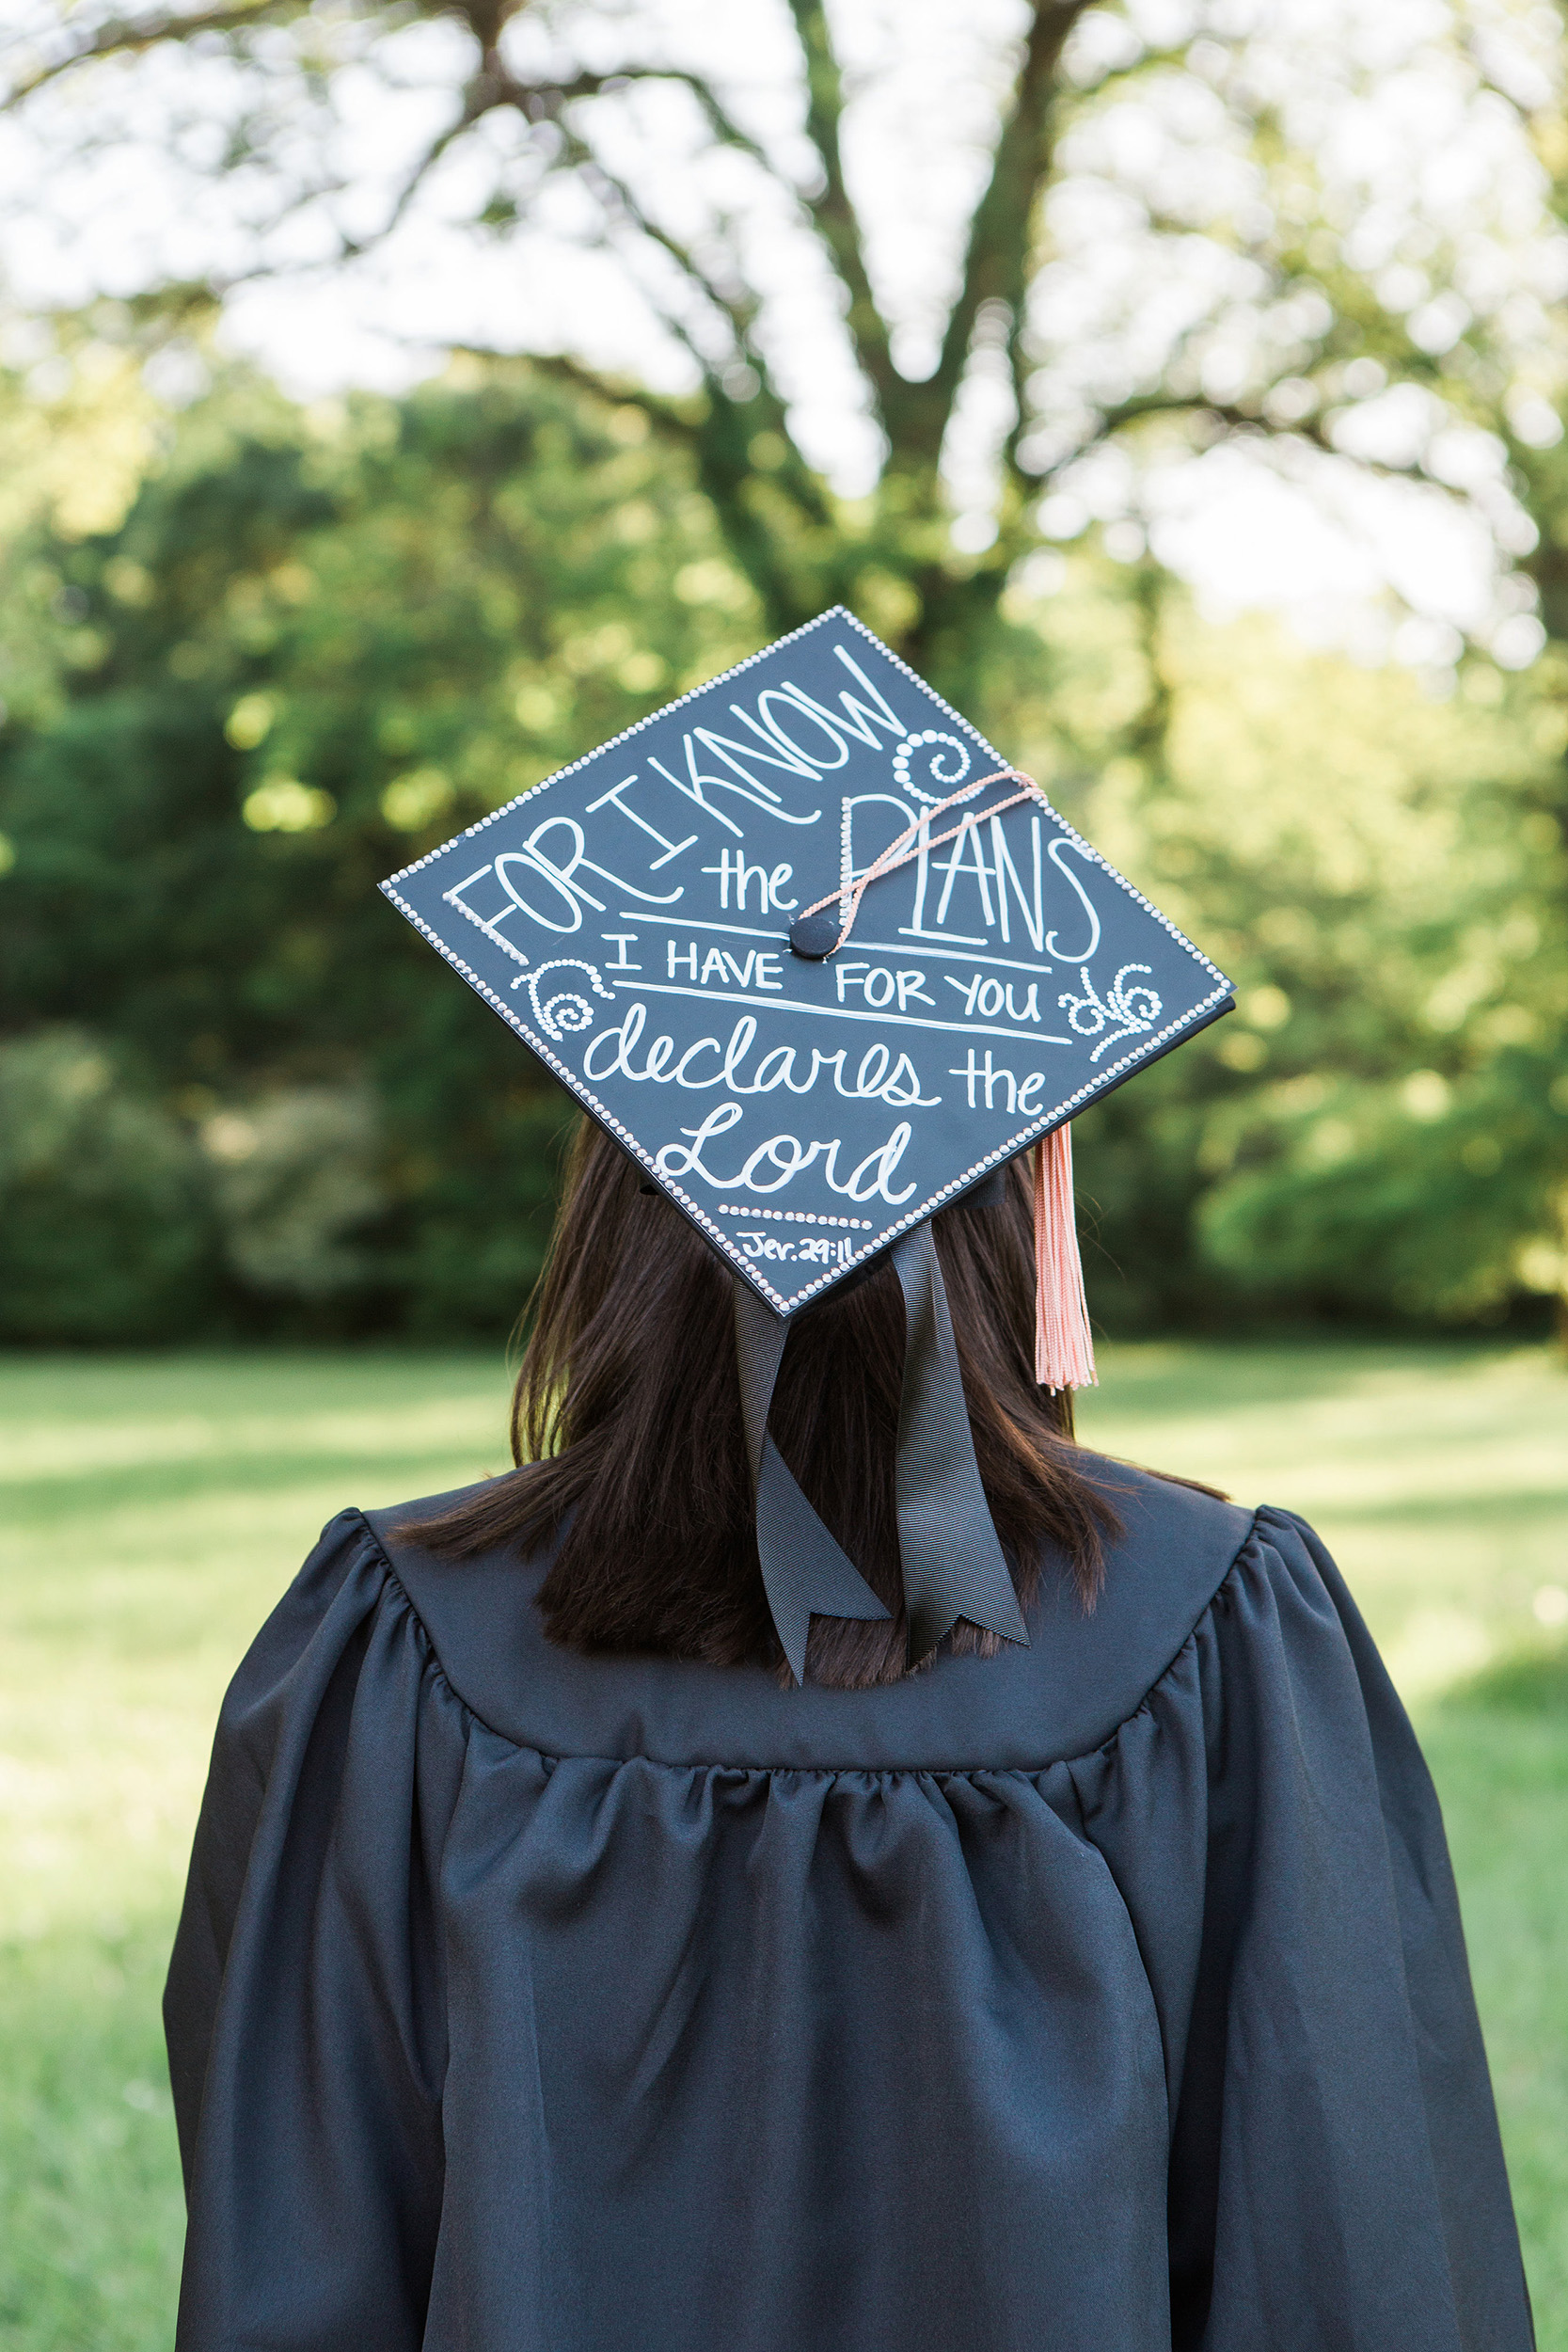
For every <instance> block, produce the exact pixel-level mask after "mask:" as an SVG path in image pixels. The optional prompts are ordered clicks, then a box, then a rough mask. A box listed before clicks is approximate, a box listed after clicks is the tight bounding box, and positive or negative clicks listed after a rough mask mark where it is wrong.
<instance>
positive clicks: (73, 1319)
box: [0, 1028, 214, 1342]
mask: <svg viewBox="0 0 1568 2352" xmlns="http://www.w3.org/2000/svg"><path fill="white" fill-rule="evenodd" d="M213 1274H214V1250H213V1247H212V1235H211V1229H210V1224H209V1218H208V1213H207V1203H206V1200H205V1197H204V1190H203V1186H202V1183H201V1173H200V1168H199V1164H198V1155H197V1152H196V1151H195V1148H194V1146H193V1145H192V1143H191V1141H190V1139H189V1137H188V1136H187V1135H186V1134H185V1132H184V1131H183V1129H182V1127H181V1125H180V1124H179V1122H178V1121H177V1120H174V1119H172V1118H170V1116H169V1115H168V1113H167V1112H166V1111H165V1110H163V1109H161V1108H160V1107H159V1106H158V1105H157V1104H155V1103H153V1102H150V1101H149V1100H147V1099H146V1097H145V1096H144V1095H142V1094H141V1093H139V1092H138V1091H135V1090H134V1089H132V1088H130V1087H129V1086H128V1085H127V1084H126V1082H125V1079H124V1077H123V1075H122V1074H121V1073H120V1071H119V1069H118V1068H117V1066H116V1062H115V1059H114V1058H113V1057H111V1055H110V1054H109V1053H108V1052H106V1051H104V1050H103V1049H102V1048H101V1047H100V1046H99V1045H98V1044H96V1043H95V1042H94V1041H92V1040H91V1039H90V1038H88V1037H87V1036H86V1035H85V1034H84V1033H82V1032H81V1031H79V1030H75V1029H70V1028H49V1029H42V1030H39V1031H37V1032H35V1033H34V1034H33V1035H31V1036H27V1037H23V1038H18V1039H16V1040H15V1041H12V1042H11V1043H9V1044H0V1336H4V1337H5V1338H6V1339H8V1340H13V1341H14V1340H65V1341H68V1342H71V1341H83V1340H105V1339H108V1340H119V1341H128V1340H158V1339H172V1338H175V1337H177V1336H178V1335H179V1334H180V1333H181V1332H182V1331H183V1330H187V1329H189V1328H190V1327H191V1326H192V1324H193V1323H198V1322H199V1321H200V1320H201V1319H202V1315H203V1311H204V1310H205V1309H206V1307H207V1303H208V1300H207V1292H208V1289H209V1286H210V1284H211V1281H212V1278H213Z"/></svg>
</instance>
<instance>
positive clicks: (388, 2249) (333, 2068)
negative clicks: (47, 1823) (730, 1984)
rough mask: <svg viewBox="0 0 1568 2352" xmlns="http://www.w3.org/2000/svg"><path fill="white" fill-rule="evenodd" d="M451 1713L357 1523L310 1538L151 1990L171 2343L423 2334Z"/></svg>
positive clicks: (247, 1694) (437, 2159) (260, 1660)
mask: <svg viewBox="0 0 1568 2352" xmlns="http://www.w3.org/2000/svg"><path fill="white" fill-rule="evenodd" d="M462 1761H463V1720H462V1715H461V1709H460V1708H459V1705H458V1702H457V1701H456V1700H455V1698H454V1697H453V1696H452V1694H451V1691H450V1690H449V1689H448V1687H447V1685H446V1683H445V1681H444V1679H443V1678H442V1677H441V1676H440V1674H439V1671H438V1669H437V1668H436V1664H435V1661H434V1660H433V1658H432V1656H431V1654H430V1651H429V1647H428V1644H427V1642H426V1640H425V1636H424V1633H423V1629H422V1628H421V1627H420V1624H419V1622H418V1620H417V1618H416V1617H415V1616H414V1614H413V1612H412V1610H411V1608H410V1607H409V1605H408V1603H407V1601H406V1599H405V1597H404V1596H403V1594H402V1592H401V1589H400V1588H399V1587H398V1586H397V1585H396V1584H395V1582H394V1581H392V1579H391V1578H390V1576H389V1573H388V1568H387V1564H386V1561H385V1559H384V1557H383V1555H382V1553H381V1551H380V1549H379V1547H378V1546H377V1544H376V1542H375V1539H374V1537H373V1536H372V1534H371V1531H370V1529H369V1528H368V1527H367V1526H366V1525H365V1522H364V1521H363V1519H362V1518H359V1516H358V1515H357V1514H356V1513H353V1512H345V1513H343V1514H342V1515H341V1517H340V1518H337V1519H335V1520H334V1521H333V1522H332V1523H331V1525H330V1526H329V1527H328V1528H327V1529H326V1531H325V1534H324V1535H323V1537H322V1540H321V1542H320V1544H319V1545H318V1546H317V1548H316V1549H315V1551H314V1552H313V1553H312V1554H311V1556H310V1558H309V1560H308V1561H307V1563H306V1565H305V1566H304V1568H303V1569H302V1570H301V1572H300V1574H299V1576H298V1578H297V1579H296V1580H295V1581H294V1583H293V1586H292V1587H291V1588H290V1590H289V1592H288V1593H287V1594H286V1595H285V1597H284V1598H283V1600H282V1601H281V1602H280V1604H279V1605H278V1607H277V1610H276V1611H275V1612H274V1613H273V1615H272V1617H271V1618H270V1619H269V1621H268V1623H267V1624H266V1626H265V1627H264V1628H263V1629H262V1630H261V1634H260V1635H259V1636H258V1638H257V1641H256V1643H255V1645H254V1646H253V1647H252V1649H251V1651H250V1653H249V1655H248V1656H247V1657H246V1659H245V1662H244V1664H243V1665H242V1666H241V1668H240V1671H239V1673H238V1674H237V1676H236V1677H235V1678H234V1682H233V1684H232V1686H231V1688H230V1692H229V1695H228V1698H227V1700H226V1701H225V1704H224V1708H223V1711H222V1715H221V1717H220V1719H219V1724H218V1732H217V1739H216V1741H215V1744H214V1751H213V1761H212V1770H211V1774H210V1777H209V1780H208V1784H207V1791H206V1796H205V1798H204V1800H203V1803H202V1807H201V1815H200V1820H199V1822H198V1829H197V1835H196V1846H195V1851H194V1853H193V1856H192V1861H191V1871H190V1880H189V1883H188V1886H187V1889H186V1895H185V1902H184V1909H183V1912H182V1916H181V1921H180V1928H179V1932H178V1935H177V1937H176V1941H175V1947H174V1953H173V1958H172V1961H171V1963H170V1967H169V1975H168V1984H167V1989H166V1994H165V1997H164V2016H165V2026H166V2033H167V2040H168V2052H169V2073H170V2078H171V2081H172V2084H173V2089H174V2103H175V2113H176V2117H177V2120H178V2123H179V2130H180V2144H181V2155H182V2161H183V2165H184V2170H185V2184H186V2195H187V2201H188V2206H189V2227H188V2233H187V2238H186V2250H185V2268H184V2278H183V2281H182V2289H181V2298H180V2320H179V2330H178V2337H177V2344H178V2347H179V2352H219V2347H222V2348H223V2352H229V2347H230V2346H235V2345H239V2344H266V2345H268V2346H269V2347H271V2352H306V2348H307V2347H309V2352H325V2347H327V2346H332V2347H334V2352H336V2347H339V2346H343V2347H347V2346H349V2345H365V2346H369V2345H372V2344H373V2345H374V2346H375V2347H376V2352H403V2348H404V2347H405V2346H406V2347H414V2346H417V2345H418V2344H420V2339H421V2337H422V2334H423V2330H424V2309H425V2303H426V2299H427V2296H428V2292H429V2280H430V2269H431V2263H432V2260H433V2257H434V2250H435V2244H436V2231H437V2228H438V2224H439V2217H440V2202H441V2186H442V2143H441V2131H440V2100H441V2089H442V2077H443V2072H444V2068H445V2058H446V2051H445V2029H444V2002H443V1997H442V1983H441V1964H440V1952H439V1948H438V1944H437V1940H436V1934H435V1930H434V1918H435V1903H434V1881H435V1878H436V1872H437V1869H438V1866H439V1857H440V1850H441V1844H442V1839H443V1836H444V1834H445V1829H446V1825H447V1823H448V1822H449V1821H450V1820H451V1811H452V1807H453V1805H454V1804H455V1801H456V1792H457V1782H458V1776H459V1774H460V1772H461V1770H462Z"/></svg>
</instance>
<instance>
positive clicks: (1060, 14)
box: [904, 0, 1089, 466]
mask: <svg viewBox="0 0 1568 2352" xmlns="http://www.w3.org/2000/svg"><path fill="white" fill-rule="evenodd" d="M1088 6H1089V0H1035V5H1034V7H1033V8H1032V9H1031V11H1030V23H1029V32H1028V38H1027V40H1025V42H1024V49H1023V57H1022V64H1021V65H1020V68H1019V73H1018V80H1017V83H1016V85H1015V88H1014V96H1013V109H1012V113H1011V114H1010V115H1009V117H1008V119H1007V120H1006V123H1005V124H1004V126H1003V130H1002V135H1001V137H1000V138H999V139H998V140H997V143H996V153H995V156H994V158H993V159H992V163H991V174H990V182H989V183H988V185H987V187H986V191H985V193H984V195H983V196H982V197H981V199H980V201H979V203H978V204H977V205H976V206H975V208H974V219H973V220H972V221H971V223H970V230H969V246H968V250H967V252H966V253H965V256H964V267H963V278H962V281H961V283H960V285H959V288H958V299H957V300H956V301H955V303H954V305H953V308H952V310H951V311H950V313H949V314H948V320H947V328H946V332H945V333H944V334H943V336H942V356H941V358H939V359H938V361H937V365H936V370H935V372H934V373H933V374H932V375H931V376H930V377H929V378H928V379H927V382H926V383H924V384H922V385H918V386H911V388H910V392H911V397H910V399H909V401H908V403H907V408H908V412H909V415H910V427H909V431H908V434H907V437H905V451H904V453H907V455H908V456H910V457H912V458H914V459H915V460H916V461H918V462H923V463H925V464H927V465H933V466H934V465H935V463H936V461H937V458H938V456H939V455H940V453H941V450H942V436H943V435H944V433H945V432H946V430H947V422H948V419H949V418H950V416H951V415H952V412H953V403H954V401H955V400H956V399H957V397H958V386H959V384H960V383H961V381H962V379H963V373H964V368H965V365H966V363H967V361H968V358H969V347H970V343H971V342H972V340H973V338H974V323H975V321H976V319H977V318H978V317H979V314H980V308H981V305H982V304H983V303H986V302H993V301H1000V302H1005V303H1006V304H1007V306H1008V308H1009V310H1011V311H1012V313H1013V315H1014V317H1015V319H1016V317H1017V315H1018V313H1019V312H1020V310H1022V305H1023V298H1024V294H1025V293H1026V291H1027V286H1028V278H1029V262H1030V250H1029V226H1030V221H1031V218H1032V216H1033V214H1034V209H1035V202H1036V199H1037V197H1038V195H1039V192H1040V189H1041V187H1042V186H1043V185H1044V183H1045V180H1046V177H1047V175H1048V173H1049V172H1050V169H1051V164H1052V140H1051V136H1050V123H1051V113H1052V105H1053V99H1054V96H1055V87H1056V77H1057V72H1058V70H1059V68H1060V65H1061V57H1062V50H1063V48H1064V46H1065V45H1066V42H1067V38H1068V35H1069V33H1070V32H1071V30H1072V28H1073V26H1074V24H1076V23H1077V22H1078V19H1079V18H1080V17H1081V16H1082V15H1083V14H1084V12H1085V8H1087V7H1088Z"/></svg>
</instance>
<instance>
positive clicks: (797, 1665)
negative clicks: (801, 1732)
mask: <svg viewBox="0 0 1568 2352" xmlns="http://www.w3.org/2000/svg"><path fill="white" fill-rule="evenodd" d="M788 1337H789V1325H788V1324H787V1323H786V1322H785V1321H784V1317H783V1316H782V1315H776V1314H775V1313H774V1312H773V1311H772V1309H771V1308H770V1307H769V1306H768V1304H767V1302H766V1301H765V1300H764V1299H761V1298H759V1297H758V1295H757V1294H756V1292H755V1291H754V1290H753V1289H752V1286H751V1284H750V1282H748V1281H745V1280H744V1279H742V1278H741V1277H740V1276H739V1275H738V1274H737V1275H736V1278H735V1345H736V1356H737V1358H738V1359H739V1363H740V1417H741V1420H742V1421H743V1422H744V1423H745V1428H746V1453H747V1456H748V1458H749V1459H750V1462H751V1465H752V1485H753V1486H754V1487H755V1489H756V1498H757V1555H758V1557H759V1559H760V1560H761V1562H762V1581H763V1584H764V1586H765V1587H766V1589H767V1593H768V1608H769V1609H770V1610H771V1611H772V1613H773V1624H774V1626H775V1628H776V1629H777V1631H778V1636H779V1640H780V1642H781V1644H782V1645H783V1647H784V1656H785V1657H786V1658H787V1659H788V1661H789V1667H790V1672H791V1673H792V1674H793V1675H794V1677H795V1679H796V1681H797V1682H803V1681H804V1680H805V1678H806V1637H807V1636H808V1634H809V1633H810V1631H811V1621H812V1618H813V1616H814V1615H816V1616H819V1617H886V1616H888V1615H889V1614H890V1613H891V1612H890V1611H888V1610H886V1609H884V1608H883V1606H882V1604H881V1602H880V1601H879V1599H878V1598H877V1596H876V1594H875V1593H874V1592H873V1591H872V1589H871V1587H870V1585H869V1584H868V1583H867V1582H866V1581H865V1579H864V1577H863V1576H862V1574H861V1572H860V1570H859V1569H858V1568H857V1567H856V1565H855V1564H854V1562H853V1561H852V1560H851V1559H850V1558H849V1557H848V1555H847V1552H845V1551H843V1550H841V1549H840V1548H839V1546H838V1545H837V1544H836V1543H835V1542H834V1541H833V1538H832V1535H830V1534H829V1533H828V1531H827V1529H826V1528H825V1527H824V1526H823V1524H822V1522H821V1520H820V1519H819V1518H817V1516H816V1512H815V1511H814V1510H813V1509H812V1507H811V1504H810V1503H809V1502H807V1501H806V1498H805V1496H804V1495H803V1494H802V1493H801V1492H800V1487H799V1486H797V1484H796V1482H795V1478H794V1476H793V1474H792V1472H791V1470H790V1468H789V1465H788V1463H787V1462H786V1461H785V1460H784V1455H783V1454H781V1453H780V1452H779V1449H778V1447H777V1446H776V1445H775V1444H774V1443H773V1440H772V1438H770V1437H769V1436H768V1406H770V1405H771V1404H772V1402H773V1383H774V1381H775V1380H776V1379H777V1378H778V1375H779V1359H780V1358H781V1357H782V1356H783V1354H784V1342H785V1340H787V1339H788Z"/></svg>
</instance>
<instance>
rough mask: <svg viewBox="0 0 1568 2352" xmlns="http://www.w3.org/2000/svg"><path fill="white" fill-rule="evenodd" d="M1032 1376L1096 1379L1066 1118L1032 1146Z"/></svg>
mask: <svg viewBox="0 0 1568 2352" xmlns="http://www.w3.org/2000/svg"><path fill="white" fill-rule="evenodd" d="M1035 1378H1036V1380H1037V1383H1038V1384H1039V1386H1040V1387H1041V1388H1043V1389H1094V1388H1098V1387H1099V1385H1100V1375H1099V1374H1098V1373H1097V1372H1096V1371H1095V1368H1094V1339H1093V1336H1092V1334H1091V1332H1090V1330H1089V1304H1088V1300H1087V1299H1086V1298H1085V1295H1084V1262H1083V1259H1082V1258H1081V1257H1080V1256H1079V1254H1078V1213H1077V1208H1076V1205H1075V1203H1074V1200H1073V1196H1072V1130H1071V1128H1070V1126H1069V1123H1068V1121H1067V1120H1063V1121H1062V1124H1061V1125H1060V1126H1059V1127H1053V1129H1052V1130H1051V1133H1050V1134H1049V1135H1048V1136H1041V1137H1040V1139H1039V1141H1038V1143H1037V1144H1036V1146H1035Z"/></svg>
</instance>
